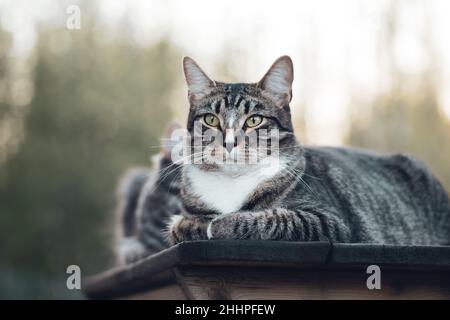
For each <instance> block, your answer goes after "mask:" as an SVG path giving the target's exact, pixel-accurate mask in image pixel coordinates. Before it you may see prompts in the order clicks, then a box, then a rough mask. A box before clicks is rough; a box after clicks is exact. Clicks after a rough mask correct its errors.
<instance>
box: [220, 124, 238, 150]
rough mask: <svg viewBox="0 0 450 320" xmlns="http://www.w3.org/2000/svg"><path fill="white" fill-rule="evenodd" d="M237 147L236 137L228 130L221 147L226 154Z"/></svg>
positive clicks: (232, 131)
mask: <svg viewBox="0 0 450 320" xmlns="http://www.w3.org/2000/svg"><path fill="white" fill-rule="evenodd" d="M236 146H237V137H236V136H235V135H234V130H232V129H228V130H227V131H226V134H225V139H224V141H223V147H224V148H225V149H226V150H227V151H228V153H230V152H231V150H233V148H234V147H236Z"/></svg>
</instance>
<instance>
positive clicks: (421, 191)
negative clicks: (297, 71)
mask: <svg viewBox="0 0 450 320" xmlns="http://www.w3.org/2000/svg"><path fill="white" fill-rule="evenodd" d="M183 66H184V73H185V77H186V81H187V85H188V98H189V104H190V109H189V117H188V121H187V131H188V132H189V134H190V137H195V136H202V135H205V133H206V132H209V133H211V132H212V133H213V134H215V135H216V137H221V138H222V139H217V141H213V142H211V143H210V144H212V145H213V147H214V150H215V152H213V153H210V152H206V150H207V148H206V147H205V144H204V143H203V142H201V143H200V145H198V143H197V145H195V147H199V146H200V152H195V153H191V158H192V155H194V154H195V155H197V156H198V155H199V154H200V159H201V160H203V161H200V162H199V163H196V162H192V161H191V162H187V163H186V162H184V163H182V162H177V161H173V160H172V154H171V151H172V150H171V148H170V147H167V146H166V148H165V149H164V150H163V152H162V153H161V155H160V158H159V159H158V169H157V170H155V171H152V172H150V171H148V170H143V171H134V172H132V173H130V174H128V175H127V176H126V177H125V179H124V182H123V183H122V188H121V190H122V195H121V198H122V206H121V208H122V209H121V210H120V212H119V213H120V215H121V217H122V219H123V223H122V227H123V235H124V238H123V239H122V244H121V246H120V248H121V249H120V250H119V254H120V256H121V257H122V258H123V259H124V260H125V261H127V262H130V261H134V260H136V259H139V258H141V257H143V256H146V255H149V254H152V253H154V252H157V251H160V250H162V249H164V248H166V247H167V246H169V245H173V244H176V243H179V242H182V241H188V240H205V239H211V240H214V239H236V240H241V239H253V240H288V241H330V242H352V243H383V244H403V245H439V244H447V243H449V242H450V201H449V197H448V194H447V192H446V191H445V190H444V188H443V187H442V185H441V184H440V183H439V181H438V180H437V179H436V178H435V177H434V176H433V175H432V174H431V172H430V171H429V170H428V169H427V168H426V166H425V165H424V164H423V163H422V162H420V161H418V160H416V159H414V158H413V157H410V156H407V155H400V154H399V155H380V154H376V153H373V152H370V151H364V150H358V149H351V148H332V147H311V146H302V145H301V144H299V142H298V139H297V138H296V136H295V134H294V131H293V126H292V121H291V113H290V107H289V103H290V101H291V98H292V82H293V65H292V61H291V59H290V58H289V57H288V56H283V57H280V58H279V59H278V60H276V61H275V62H274V64H273V65H272V66H271V68H270V69H269V70H268V71H267V73H266V74H265V75H264V77H263V78H262V79H261V81H259V82H258V83H250V84H247V83H233V84H228V83H222V82H218V81H213V80H211V79H210V78H209V77H208V76H207V75H206V74H205V72H204V71H203V70H202V69H201V68H200V67H199V66H198V65H197V63H196V62H195V61H194V60H192V59H191V58H188V57H186V58H185V59H184V61H183ZM263 131H264V132H266V133H267V132H277V137H278V139H277V152H273V153H271V152H266V151H267V149H269V148H268V147H265V148H262V150H259V149H258V144H256V145H255V144H251V143H249V142H248V141H247V139H245V138H243V136H245V135H247V134H249V133H256V135H257V136H258V137H259V138H258V139H259V140H258V143H259V142H261V141H262V140H264V139H266V140H267V135H264V134H263ZM260 133H261V135H260ZM264 136H265V137H266V138H261V137H264ZM208 141H210V140H208ZM190 142H191V143H193V139H191V140H190ZM193 144H195V142H194V143H193ZM197 150H199V149H197ZM238 152H240V154H241V155H242V154H244V158H245V160H248V154H253V155H255V154H256V162H255V163H252V164H249V163H247V162H244V163H242V162H241V163H236V161H232V160H236V154H237V153H238ZM219 159H220V160H223V159H225V160H227V159H228V160H230V161H218V160H219Z"/></svg>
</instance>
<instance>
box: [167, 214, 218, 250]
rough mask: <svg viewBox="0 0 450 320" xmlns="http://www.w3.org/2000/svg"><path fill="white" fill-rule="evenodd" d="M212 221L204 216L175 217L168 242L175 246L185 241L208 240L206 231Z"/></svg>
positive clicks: (170, 224) (170, 225)
mask: <svg viewBox="0 0 450 320" xmlns="http://www.w3.org/2000/svg"><path fill="white" fill-rule="evenodd" d="M210 222H211V219H208V218H204V217H202V216H194V217H189V218H188V217H185V216H183V215H178V216H174V217H173V218H172V221H171V222H170V223H169V232H168V240H169V242H170V244H172V245H174V244H177V243H180V242H183V241H192V240H206V239H208V237H207V235H206V229H207V227H208V225H209V223H210Z"/></svg>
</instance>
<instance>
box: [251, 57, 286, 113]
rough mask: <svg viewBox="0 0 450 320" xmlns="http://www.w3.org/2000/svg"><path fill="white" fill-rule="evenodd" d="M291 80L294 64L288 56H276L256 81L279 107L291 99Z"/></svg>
mask: <svg viewBox="0 0 450 320" xmlns="http://www.w3.org/2000/svg"><path fill="white" fill-rule="evenodd" d="M292 81H294V66H293V65H292V60H291V58H290V57H289V56H282V57H280V58H278V59H277V60H276V61H275V62H274V63H273V64H272V66H271V67H270V69H269V71H267V73H266V74H265V75H264V77H263V78H262V79H261V81H259V82H258V87H260V88H261V89H262V90H263V92H264V93H266V94H267V95H268V96H269V97H270V98H272V100H273V101H274V102H275V103H276V104H277V105H278V106H280V107H284V106H285V105H287V104H289V102H290V101H291V99H292Z"/></svg>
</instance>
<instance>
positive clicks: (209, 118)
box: [203, 113, 220, 127]
mask: <svg viewBox="0 0 450 320" xmlns="http://www.w3.org/2000/svg"><path fill="white" fill-rule="evenodd" d="M203 120H204V121H205V123H206V124H207V125H208V126H210V127H218V126H219V124H220V121H219V118H217V117H216V116H215V115H213V114H211V113H208V114H206V115H205V116H204V117H203Z"/></svg>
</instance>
